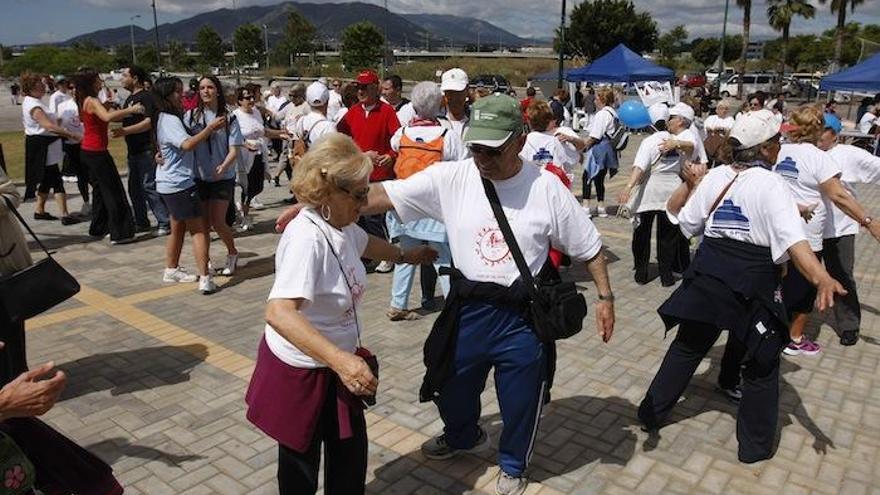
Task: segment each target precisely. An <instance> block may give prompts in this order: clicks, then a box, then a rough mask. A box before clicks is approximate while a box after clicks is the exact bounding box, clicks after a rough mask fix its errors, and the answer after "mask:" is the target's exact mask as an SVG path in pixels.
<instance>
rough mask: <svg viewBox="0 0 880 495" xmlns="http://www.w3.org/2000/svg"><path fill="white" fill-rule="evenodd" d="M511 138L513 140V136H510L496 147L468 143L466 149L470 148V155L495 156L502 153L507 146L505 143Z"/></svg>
mask: <svg viewBox="0 0 880 495" xmlns="http://www.w3.org/2000/svg"><path fill="white" fill-rule="evenodd" d="M512 140H513V137H511V139H508V140H507V141H505V142H504V144H502V145H501V146H499V147H497V148H491V147H489V146H483V145H482V144H468V145H467V148H468V150H470V152H471V154H472V155H477V154H479V155H484V156H488V157H490V158H496V157H499V156H501V153H504V150H505V149H506V148H507V145H508V144H510V142H511V141H512Z"/></svg>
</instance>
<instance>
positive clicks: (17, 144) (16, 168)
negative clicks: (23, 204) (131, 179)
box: [0, 131, 127, 180]
mask: <svg viewBox="0 0 880 495" xmlns="http://www.w3.org/2000/svg"><path fill="white" fill-rule="evenodd" d="M0 145H2V146H3V156H4V158H5V159H6V175H8V176H9V177H10V178H12V180H24V132H23V131H11V132H0ZM109 149H110V154H111V155H113V161H115V162H116V168H118V169H125V168H126V167H127V162H126V155H127V153H126V149H125V140H124V139H111V140H110V147H109Z"/></svg>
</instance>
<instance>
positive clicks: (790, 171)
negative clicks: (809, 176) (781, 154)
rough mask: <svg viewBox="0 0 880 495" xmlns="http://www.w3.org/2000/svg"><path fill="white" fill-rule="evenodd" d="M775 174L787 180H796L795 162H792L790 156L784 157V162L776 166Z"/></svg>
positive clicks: (798, 173)
mask: <svg viewBox="0 0 880 495" xmlns="http://www.w3.org/2000/svg"><path fill="white" fill-rule="evenodd" d="M775 171H776V173H778V174H779V175H781V176H782V177H783V178H785V179H788V180H795V181H796V180H798V175H800V172H798V168H797V162H796V161H794V160H792V159H791V157H790V156H787V157H785V160H782V161H781V162H779V163H777V164H776V170H775Z"/></svg>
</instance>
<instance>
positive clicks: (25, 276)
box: [0, 197, 80, 321]
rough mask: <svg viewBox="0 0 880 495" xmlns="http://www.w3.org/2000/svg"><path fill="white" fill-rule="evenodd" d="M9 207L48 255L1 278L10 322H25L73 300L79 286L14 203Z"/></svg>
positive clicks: (1, 299)
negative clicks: (53, 256) (41, 240)
mask: <svg viewBox="0 0 880 495" xmlns="http://www.w3.org/2000/svg"><path fill="white" fill-rule="evenodd" d="M3 199H4V200H6V204H7V206H8V207H9V211H11V212H12V213H13V214H14V215H15V216H16V217H17V218H18V221H19V222H21V224H22V225H24V228H25V229H27V231H28V232H29V233H30V234H31V237H33V238H34V240H35V241H37V244H38V245H39V246H40V248H42V249H43V251H44V252H45V253H46V258H45V259H42V260H40V261H38V262H36V263H34V264H33V265H31V266H29V267H27V268H25V269H23V270H19V271H17V272H15V273H12V274H9V275H6V276H4V277H2V278H0V304H2V305H3V310H4V311H5V312H6V314H7V315H8V316H9V319H10V320H11V321H25V320H27V319H29V318H33V317H34V316H37V315H39V314H41V313H43V312H45V311H48V310H49V309H51V308H52V307H54V306H56V305H58V304H61V303H62V302H64V301H66V300H68V299H70V298H71V297H73V296H74V295H75V294H76V293H77V292H79V289H80V287H79V283H78V282H77V281H76V279H75V278H73V276H72V275H71V274H70V273H68V272H67V270H65V269H64V268H62V267H61V265H59V264H58V262H57V261H55V259H54V258H52V255H51V254H50V253H49V250H48V249H46V246H44V245H43V243H42V242H40V239H39V238H37V235H36V234H35V233H34V231H33V230H31V227H30V226H29V225H28V224H27V222H25V221H24V218H22V217H21V214H20V213H18V211H17V210H16V209H15V206H14V205H13V204H12V201H10V200H9V198H6V197H4V198H3Z"/></svg>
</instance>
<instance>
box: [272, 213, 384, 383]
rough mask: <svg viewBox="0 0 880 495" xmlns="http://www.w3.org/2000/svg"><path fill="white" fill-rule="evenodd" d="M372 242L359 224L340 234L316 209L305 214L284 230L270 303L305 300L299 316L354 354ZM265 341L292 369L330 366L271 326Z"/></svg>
mask: <svg viewBox="0 0 880 495" xmlns="http://www.w3.org/2000/svg"><path fill="white" fill-rule="evenodd" d="M313 222H314V223H313ZM325 235H326V237H325ZM328 240H329V243H328ZM368 240H369V237H368V236H367V233H366V232H364V230H363V229H361V228H360V227H358V226H357V225H356V224H351V225H348V226H346V227H343V228H342V230H338V229H336V228H334V227H332V226H330V225H328V224H327V222H325V221H324V219H323V218H321V215H319V214H318V213H317V212H315V210H314V209H312V208H306V209H304V210H302V212H301V213H300V214H299V215H297V217H296V218H294V219H293V220H291V222H290V223H289V224H288V225H287V228H285V229H284V233H283V234H282V235H281V240H280V241H279V242H278V248H277V249H276V250H275V282H274V283H273V284H272V290H271V291H270V292H269V300H270V301H271V300H272V299H304V300H305V302H304V304H303V306H302V308H301V309H300V312H301V313H302V315H303V316H304V317H305V318H306V319H307V320H309V323H311V324H312V326H314V327H315V329H317V330H318V331H319V332H321V335H323V336H324V337H325V338H327V339H328V340H329V341H331V342H333V344H335V345H336V346H337V347H339V348H340V349H342V350H343V351H345V352H354V351H355V349H356V348H357V345H358V319H357V308H358V307H359V306H360V304H361V302H362V300H363V297H364V290H365V289H366V284H367V272H366V270H365V269H364V264H363V263H362V262H361V259H360V258H361V255H362V254H363V252H364V249H366V247H367V241H368ZM331 246H332V249H331ZM334 252H335V253H336V256H338V257H339V258H338V259H337V257H336V256H334V254H333V253H334ZM340 267H344V270H345V271H344V272H343V271H342V269H341V268H340ZM265 337H266V344H268V346H269V349H270V350H271V351H272V354H275V356H276V357H277V358H278V359H280V360H282V361H284V362H285V363H287V364H289V365H290V366H295V367H297V368H308V369H313V368H323V367H326V363H321V362H318V361H316V360H315V359H313V358H312V357H310V356H308V355H307V354H305V353H304V352H302V351H301V350H299V349H298V348H297V347H296V346H295V345H293V344H292V343H290V342H289V341H288V340H286V339H285V338H284V337H282V336H281V335H280V334H279V333H278V332H276V331H275V329H274V328H272V327H271V326H270V325H268V324H267V325H266V328H265Z"/></svg>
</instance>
